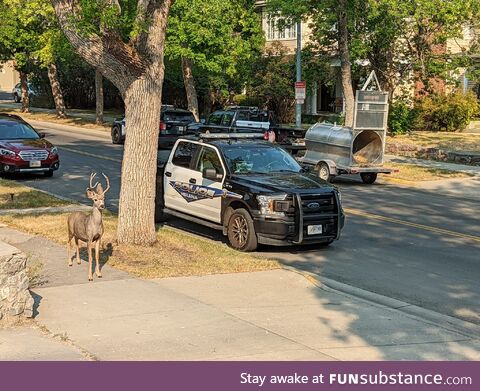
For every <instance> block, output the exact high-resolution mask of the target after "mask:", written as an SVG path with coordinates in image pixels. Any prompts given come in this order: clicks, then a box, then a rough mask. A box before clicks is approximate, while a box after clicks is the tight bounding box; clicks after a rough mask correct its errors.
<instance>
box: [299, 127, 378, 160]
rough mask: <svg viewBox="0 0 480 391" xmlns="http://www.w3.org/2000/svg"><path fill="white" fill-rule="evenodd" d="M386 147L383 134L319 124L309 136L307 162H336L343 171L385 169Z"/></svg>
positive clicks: (307, 140) (307, 134)
mask: <svg viewBox="0 0 480 391" xmlns="http://www.w3.org/2000/svg"><path fill="white" fill-rule="evenodd" d="M383 143H384V137H383V132H382V131H375V130H353V129H351V128H345V127H341V126H337V125H332V124H328V123H321V124H320V123H319V124H315V125H313V126H312V127H311V128H310V129H308V131H307V133H306V134H305V145H306V148H307V152H306V154H305V157H304V161H305V162H307V163H311V164H316V163H318V162H319V161H322V160H332V161H333V162H335V164H336V165H337V166H339V167H351V166H371V165H381V164H382V163H383V151H384V144H383Z"/></svg>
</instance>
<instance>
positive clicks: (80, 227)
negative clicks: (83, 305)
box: [67, 173, 110, 281]
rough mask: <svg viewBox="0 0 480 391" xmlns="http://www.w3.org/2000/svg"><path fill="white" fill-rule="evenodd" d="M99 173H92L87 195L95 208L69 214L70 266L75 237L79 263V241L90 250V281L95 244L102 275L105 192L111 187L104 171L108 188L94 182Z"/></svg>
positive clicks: (70, 264) (96, 269)
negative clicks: (101, 257)
mask: <svg viewBox="0 0 480 391" xmlns="http://www.w3.org/2000/svg"><path fill="white" fill-rule="evenodd" d="M96 175H97V174H95V173H92V174H91V175H90V186H89V187H88V188H87V197H88V198H90V199H91V200H92V201H93V210H92V212H91V213H83V212H74V213H72V214H71V215H69V216H68V244H67V256H68V266H72V265H73V263H72V258H71V256H70V245H71V241H72V239H75V247H76V252H77V263H78V264H79V265H80V263H81V260H80V246H79V243H78V242H79V241H82V242H85V243H86V244H87V251H88V281H93V270H92V247H93V245H95V274H96V275H97V277H98V278H101V277H102V273H101V272H100V242H101V240H102V236H103V221H102V210H103V209H105V194H106V193H107V191H108V190H109V189H110V181H109V179H108V177H107V176H106V175H105V174H103V173H102V175H103V176H104V178H105V181H106V184H107V188H106V189H105V190H103V187H102V185H101V184H100V183H99V182H97V183H95V184H93V183H92V182H93V179H94V178H95V176H96Z"/></svg>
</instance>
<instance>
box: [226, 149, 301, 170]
mask: <svg viewBox="0 0 480 391" xmlns="http://www.w3.org/2000/svg"><path fill="white" fill-rule="evenodd" d="M222 149H223V153H224V156H225V160H226V162H227V164H228V166H229V168H230V170H231V172H232V173H234V174H240V175H241V174H269V173H276V172H300V171H301V170H302V168H301V167H300V165H299V164H298V163H297V162H296V160H295V159H294V158H293V157H292V156H290V155H289V154H288V152H287V151H285V150H283V149H282V148H279V147H276V146H274V145H268V144H258V145H232V146H226V147H224V148H222Z"/></svg>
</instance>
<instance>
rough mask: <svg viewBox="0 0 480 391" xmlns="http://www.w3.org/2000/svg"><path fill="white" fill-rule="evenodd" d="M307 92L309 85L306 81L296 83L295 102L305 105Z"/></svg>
mask: <svg viewBox="0 0 480 391" xmlns="http://www.w3.org/2000/svg"><path fill="white" fill-rule="evenodd" d="M306 90H307V83H305V82H304V81H297V82H295V100H296V101H297V103H303V102H304V101H305V97H306V94H307V92H306Z"/></svg>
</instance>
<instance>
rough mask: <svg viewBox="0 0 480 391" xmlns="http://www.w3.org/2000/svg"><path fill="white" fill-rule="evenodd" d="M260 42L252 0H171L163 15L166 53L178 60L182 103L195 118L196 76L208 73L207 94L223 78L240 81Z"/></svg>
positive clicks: (216, 89) (257, 16)
mask: <svg viewBox="0 0 480 391" xmlns="http://www.w3.org/2000/svg"><path fill="white" fill-rule="evenodd" d="M263 43H264V39H263V34H262V29H261V21H260V18H259V15H258V14H257V13H256V11H255V1H253V0H229V1H225V0H176V2H175V5H174V6H173V7H172V12H171V14H170V17H169V23H168V29H167V46H166V55H167V56H168V57H169V58H170V59H171V60H180V63H181V68H182V73H183V80H184V85H185V91H186V96H187V102H188V108H189V110H191V111H192V112H193V113H194V115H195V116H196V117H197V119H198V115H199V109H198V98H197V87H196V86H197V84H198V83H197V81H196V78H197V79H198V78H200V77H201V78H203V80H205V79H208V83H209V84H210V91H208V92H209V95H211V96H213V95H215V92H216V91H218V90H219V89H222V87H224V85H221V84H224V83H225V81H226V79H228V81H231V80H235V81H236V82H237V83H236V84H237V85H241V82H242V80H244V78H245V74H246V73H245V72H244V70H245V69H244V68H245V67H246V66H249V65H250V64H251V62H252V61H253V60H254V59H255V58H256V57H258V56H260V54H261V48H262V46H263ZM228 81H227V83H226V84H229V83H228ZM213 99H216V98H213Z"/></svg>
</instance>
